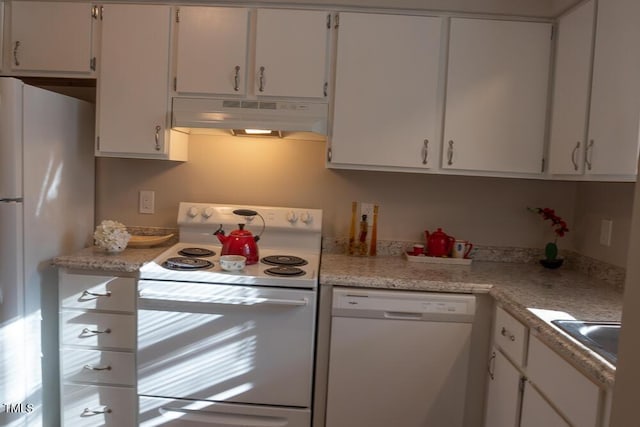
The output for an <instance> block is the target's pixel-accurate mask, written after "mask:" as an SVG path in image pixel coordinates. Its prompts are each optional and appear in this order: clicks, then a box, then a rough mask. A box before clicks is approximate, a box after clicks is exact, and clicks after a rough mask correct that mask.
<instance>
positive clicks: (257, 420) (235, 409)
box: [138, 396, 311, 427]
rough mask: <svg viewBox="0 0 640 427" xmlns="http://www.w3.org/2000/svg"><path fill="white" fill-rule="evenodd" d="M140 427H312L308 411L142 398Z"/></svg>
mask: <svg viewBox="0 0 640 427" xmlns="http://www.w3.org/2000/svg"><path fill="white" fill-rule="evenodd" d="M139 405H140V406H139V414H138V421H139V423H140V424H139V425H140V427H151V426H158V425H162V426H166V427H203V426H212V427H215V426H219V427H228V426H252V427H263V426H264V427H273V426H278V427H309V426H310V425H311V414H310V410H309V409H295V408H273V407H272V408H270V407H264V406H249V405H238V404H228V403H212V402H204V401H184V400H172V399H161V398H158V397H148V396H140V402H139Z"/></svg>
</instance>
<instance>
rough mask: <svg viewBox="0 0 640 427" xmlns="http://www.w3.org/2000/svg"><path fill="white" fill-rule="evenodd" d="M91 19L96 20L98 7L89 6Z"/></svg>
mask: <svg viewBox="0 0 640 427" xmlns="http://www.w3.org/2000/svg"><path fill="white" fill-rule="evenodd" d="M91 17H92V18H93V19H98V6H91Z"/></svg>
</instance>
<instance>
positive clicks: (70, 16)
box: [11, 1, 92, 72]
mask: <svg viewBox="0 0 640 427" xmlns="http://www.w3.org/2000/svg"><path fill="white" fill-rule="evenodd" d="M91 27H92V17H91V5H90V4H89V3H66V2H31V1H18V2H12V3H11V48H12V49H13V50H14V51H13V53H12V58H11V64H12V65H11V67H12V69H14V70H25V71H68V72H90V71H91V69H90V60H91V45H92V41H91Z"/></svg>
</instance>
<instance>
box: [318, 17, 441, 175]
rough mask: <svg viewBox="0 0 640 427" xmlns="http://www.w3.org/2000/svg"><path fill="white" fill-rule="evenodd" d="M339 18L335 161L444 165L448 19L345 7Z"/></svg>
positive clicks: (332, 153)
mask: <svg viewBox="0 0 640 427" xmlns="http://www.w3.org/2000/svg"><path fill="white" fill-rule="evenodd" d="M339 20H340V21H339V22H340V25H339V28H338V35H337V38H338V42H337V59H336V67H335V76H336V77H335V95H334V113H333V132H332V135H331V140H330V144H329V146H328V150H329V152H328V161H329V163H328V165H329V166H330V167H346V168H359V169H371V168H373V169H377V168H381V169H389V168H390V169H404V170H406V168H412V170H425V169H430V168H433V167H436V166H437V164H438V157H439V151H440V150H439V143H438V138H439V131H438V130H439V126H440V116H439V114H438V99H439V98H438V82H439V70H440V53H441V28H442V21H441V19H440V18H434V17H425V16H404V15H383V14H365V13H341V14H340V15H339Z"/></svg>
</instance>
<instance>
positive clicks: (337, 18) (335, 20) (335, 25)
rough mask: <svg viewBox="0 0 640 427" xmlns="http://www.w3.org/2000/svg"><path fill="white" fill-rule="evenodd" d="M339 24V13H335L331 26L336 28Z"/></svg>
mask: <svg viewBox="0 0 640 427" xmlns="http://www.w3.org/2000/svg"><path fill="white" fill-rule="evenodd" d="M339 26H340V15H339V14H337V13H336V19H334V24H333V28H338V27H339Z"/></svg>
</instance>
